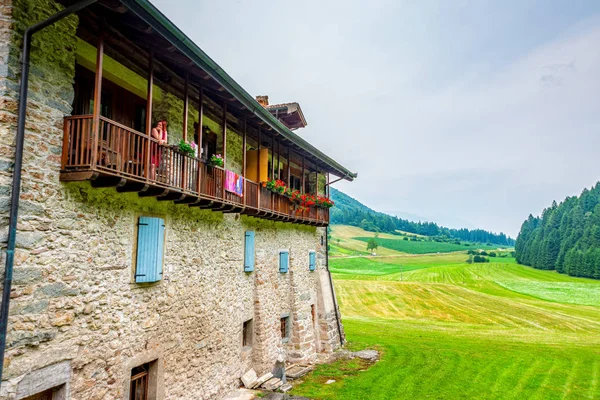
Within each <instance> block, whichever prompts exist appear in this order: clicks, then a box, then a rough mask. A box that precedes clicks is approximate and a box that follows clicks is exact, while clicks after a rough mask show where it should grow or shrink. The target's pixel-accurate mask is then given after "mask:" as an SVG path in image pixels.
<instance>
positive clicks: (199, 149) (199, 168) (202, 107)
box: [196, 87, 204, 193]
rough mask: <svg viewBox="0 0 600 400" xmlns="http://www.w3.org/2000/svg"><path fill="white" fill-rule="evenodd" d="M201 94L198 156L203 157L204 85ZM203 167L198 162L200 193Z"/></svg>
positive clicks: (199, 99) (199, 102)
mask: <svg viewBox="0 0 600 400" xmlns="http://www.w3.org/2000/svg"><path fill="white" fill-rule="evenodd" d="M199 92H200V93H199V96H198V156H199V157H200V158H202V151H203V149H204V148H203V147H202V117H203V116H204V115H203V114H204V104H203V102H204V89H202V87H200V90H199ZM202 168H203V165H202V163H200V162H198V173H197V178H196V181H197V185H198V193H201V190H200V176H201V174H200V170H201V169H202Z"/></svg>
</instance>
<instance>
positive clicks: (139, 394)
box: [129, 363, 150, 400]
mask: <svg viewBox="0 0 600 400" xmlns="http://www.w3.org/2000/svg"><path fill="white" fill-rule="evenodd" d="M149 371H150V363H146V364H143V365H140V366H137V367H135V368H133V369H132V370H131V384H130V388H129V400H148V380H149V378H150V377H149V374H148V372H149Z"/></svg>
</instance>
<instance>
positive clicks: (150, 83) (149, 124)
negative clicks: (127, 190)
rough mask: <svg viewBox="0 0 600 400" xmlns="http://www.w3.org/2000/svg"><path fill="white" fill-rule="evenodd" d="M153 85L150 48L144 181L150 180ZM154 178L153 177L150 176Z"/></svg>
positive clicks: (152, 62) (152, 61)
mask: <svg viewBox="0 0 600 400" xmlns="http://www.w3.org/2000/svg"><path fill="white" fill-rule="evenodd" d="M153 86H154V52H153V51H152V50H150V54H149V56H148V90H147V92H146V135H147V136H148V143H147V144H146V160H145V163H144V164H145V165H144V166H145V169H146V170H145V175H146V182H148V181H149V180H150V171H151V170H152V168H150V161H151V158H150V150H151V149H152V140H151V138H152V87H153ZM152 178H154V177H152Z"/></svg>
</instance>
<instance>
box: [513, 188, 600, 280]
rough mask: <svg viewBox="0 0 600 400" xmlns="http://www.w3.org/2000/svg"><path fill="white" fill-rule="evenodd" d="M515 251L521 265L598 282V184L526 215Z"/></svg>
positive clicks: (599, 213) (599, 275)
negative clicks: (539, 211) (538, 212)
mask: <svg viewBox="0 0 600 400" xmlns="http://www.w3.org/2000/svg"><path fill="white" fill-rule="evenodd" d="M515 250H516V255H517V261H518V262H520V263H521V264H524V265H530V266H532V267H534V268H538V269H550V270H554V269H555V270H556V271H558V272H561V273H565V274H569V275H573V276H582V277H587V278H596V279H600V182H599V183H597V184H596V185H595V186H594V187H592V188H591V189H587V188H586V189H584V190H583V192H582V193H581V195H580V196H579V197H567V198H566V199H565V200H564V201H563V202H562V203H560V204H556V201H554V202H553V203H552V205H551V206H550V207H548V208H546V209H544V211H543V212H542V215H541V216H540V217H534V216H533V215H529V218H528V219H527V220H526V221H525V222H523V225H522V226H521V231H520V233H519V237H518V239H517V243H516V248H515Z"/></svg>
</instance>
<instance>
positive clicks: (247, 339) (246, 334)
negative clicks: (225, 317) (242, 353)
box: [242, 319, 253, 347]
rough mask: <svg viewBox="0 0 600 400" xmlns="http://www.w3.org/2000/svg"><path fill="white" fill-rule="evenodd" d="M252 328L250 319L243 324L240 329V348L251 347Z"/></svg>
mask: <svg viewBox="0 0 600 400" xmlns="http://www.w3.org/2000/svg"><path fill="white" fill-rule="evenodd" d="M252 328H253V324H252V320H251V319H249V320H248V321H246V322H244V326H243V328H242V347H252V330H253V329H252Z"/></svg>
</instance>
